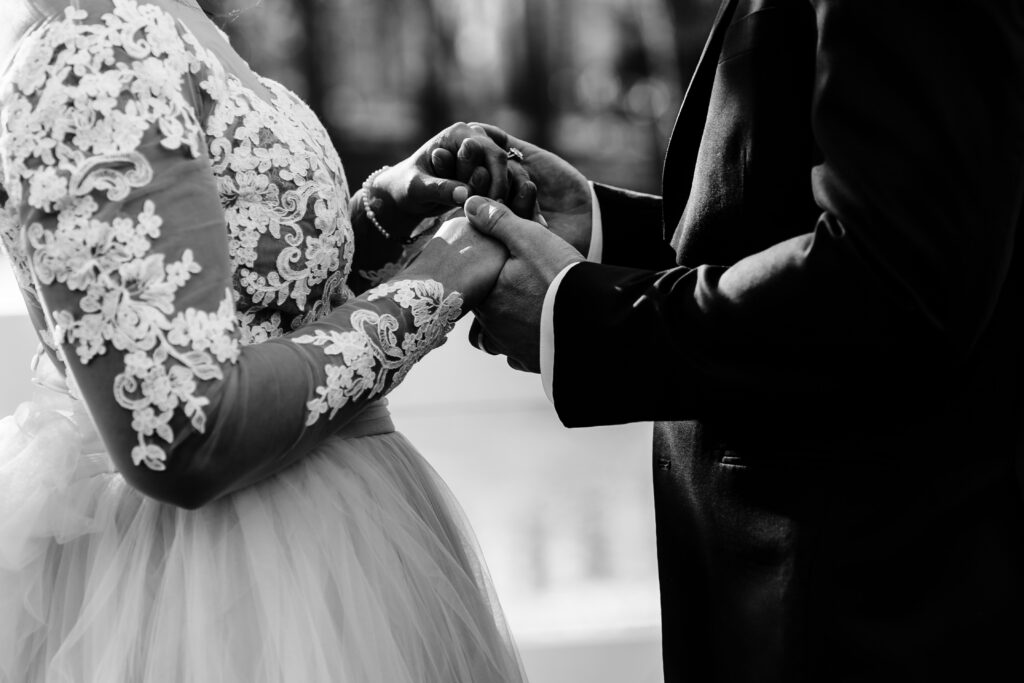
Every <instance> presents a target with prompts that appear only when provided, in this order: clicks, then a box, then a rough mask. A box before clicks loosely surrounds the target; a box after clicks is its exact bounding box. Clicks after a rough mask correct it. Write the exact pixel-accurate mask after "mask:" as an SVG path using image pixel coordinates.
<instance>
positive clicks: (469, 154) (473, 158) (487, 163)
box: [456, 133, 508, 199]
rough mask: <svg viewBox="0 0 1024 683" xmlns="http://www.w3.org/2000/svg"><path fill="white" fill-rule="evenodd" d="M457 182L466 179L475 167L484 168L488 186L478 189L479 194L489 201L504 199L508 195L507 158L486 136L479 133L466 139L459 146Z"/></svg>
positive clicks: (503, 151) (502, 150)
mask: <svg viewBox="0 0 1024 683" xmlns="http://www.w3.org/2000/svg"><path fill="white" fill-rule="evenodd" d="M456 165H457V170H458V178H459V180H463V179H465V178H467V177H468V175H466V174H471V173H473V170H474V169H475V168H476V167H481V166H482V167H484V168H486V169H487V172H488V173H489V174H490V184H489V186H487V187H482V188H478V189H479V192H480V194H482V195H485V196H487V197H490V198H491V199H504V198H505V195H507V194H508V171H507V167H508V156H507V155H506V153H505V150H504V149H502V148H501V147H499V146H498V145H497V144H495V142H494V141H493V140H491V139H490V138H489V137H487V136H486V135H484V134H482V133H479V134H477V135H474V136H472V137H468V138H466V139H465V140H463V141H462V145H460V146H459V154H458V161H457V164H456Z"/></svg>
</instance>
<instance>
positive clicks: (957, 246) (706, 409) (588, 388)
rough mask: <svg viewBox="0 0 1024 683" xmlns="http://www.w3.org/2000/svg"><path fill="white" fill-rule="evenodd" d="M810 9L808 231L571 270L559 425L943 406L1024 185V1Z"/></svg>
mask: <svg viewBox="0 0 1024 683" xmlns="http://www.w3.org/2000/svg"><path fill="white" fill-rule="evenodd" d="M814 4H815V8H816V10H817V19H818V29H819V50H818V55H817V73H816V82H815V90H816V92H815V96H814V108H813V111H812V126H813V130H814V134H815V138H816V142H817V144H818V146H819V148H820V149H821V151H822V154H823V158H824V163H822V164H821V165H820V166H818V167H816V168H815V169H814V172H813V177H812V183H813V192H814V196H815V199H816V201H817V203H818V205H819V207H820V209H821V216H820V219H819V220H818V222H817V225H815V226H814V228H813V230H812V231H810V232H807V233H806V234H802V235H799V236H798V237H795V238H793V239H790V240H788V241H785V242H782V243H779V244H776V245H775V246H773V247H771V248H769V249H767V250H765V251H763V252H761V253H758V254H754V255H752V256H750V257H748V258H746V259H744V260H742V261H740V262H739V263H737V264H735V265H733V266H732V267H718V266H711V265H705V266H701V267H697V268H670V269H667V270H657V269H652V268H648V267H644V266H642V265H634V266H631V267H616V266H611V265H598V264H592V263H579V264H576V265H574V266H573V267H571V268H570V269H568V270H567V272H565V273H564V275H563V277H562V278H561V281H560V284H559V286H558V287H557V290H556V291H555V292H554V293H553V304H552V305H553V331H554V348H555V353H554V363H553V370H552V376H553V392H554V401H555V405H556V408H557V410H558V413H559V415H560V416H561V418H562V420H563V421H564V422H565V423H566V424H567V425H569V426H585V425H595V424H609V423H620V422H628V421H637V420H652V419H687V418H694V417H703V416H706V415H709V414H730V413H732V412H733V411H735V410H736V409H737V408H741V409H745V410H751V409H764V410H779V409H785V410H790V411H801V410H807V411H818V410H820V409H822V408H827V407H829V406H839V405H841V404H843V403H846V402H850V401H863V399H864V398H868V399H869V400H870V401H871V403H868V404H867V405H873V404H874V405H878V404H881V403H885V402H888V405H890V406H893V405H898V402H899V401H900V400H901V399H902V398H906V397H908V396H922V395H924V393H923V392H924V391H925V390H926V388H929V387H930V388H933V389H934V391H935V392H936V393H935V395H940V396H941V392H942V391H943V386H942V382H943V381H944V380H947V379H948V378H949V377H950V375H951V374H952V373H954V372H955V370H956V369H957V368H959V367H962V365H963V363H964V362H965V361H966V359H967V358H968V357H969V355H970V354H971V352H972V349H973V347H974V345H975V343H976V342H977V340H978V339H979V337H980V336H981V334H982V333H983V332H984V330H985V329H986V327H987V326H988V324H989V323H990V320H991V316H992V314H993V311H994V310H995V307H996V304H997V301H998V299H999V297H1000V295H1001V293H1002V291H1003V286H1004V283H1005V281H1006V278H1007V275H1008V272H1009V269H1010V266H1011V263H1012V259H1013V251H1014V238H1015V234H1016V230H1017V226H1018V223H1019V220H1020V212H1021V202H1022V192H1024V9H1022V8H1021V7H1020V6H1019V5H1018V4H1017V3H1006V2H999V1H997V0H989V1H984V2H977V3H971V4H970V5H969V6H968V5H957V6H956V8H953V7H949V6H947V5H941V6H940V5H936V4H935V3H929V2H924V1H923V0H919V1H913V2H910V1H908V2H901V3H883V2H865V1H864V0H819V1H818V2H815V3H814ZM866 36H870V40H871V45H872V49H870V50H865V49H864V45H865V41H866V40H867V38H866ZM602 209H604V204H602ZM608 213H612V212H608ZM794 220H799V217H798V215H796V212H794ZM604 222H605V227H606V230H605V232H606V235H608V236H611V235H614V234H616V233H615V229H614V228H612V227H610V225H611V223H612V219H611V218H610V217H608V216H606V217H605V219H604ZM612 240H613V241H612V244H614V238H612ZM609 251H613V249H609ZM549 294H551V292H549ZM879 387H884V391H880V390H879ZM861 405H864V404H863V403H861Z"/></svg>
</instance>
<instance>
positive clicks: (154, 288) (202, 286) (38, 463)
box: [0, 0, 523, 683]
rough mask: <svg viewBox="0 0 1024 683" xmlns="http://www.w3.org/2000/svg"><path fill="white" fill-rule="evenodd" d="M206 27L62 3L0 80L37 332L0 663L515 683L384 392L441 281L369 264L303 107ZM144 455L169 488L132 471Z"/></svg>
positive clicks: (152, 681)
mask: <svg viewBox="0 0 1024 683" xmlns="http://www.w3.org/2000/svg"><path fill="white" fill-rule="evenodd" d="M226 46H227V43H226V42H225V43H224V44H223V45H221V46H219V48H218V49H213V48H210V47H208V46H207V45H204V43H203V42H201V41H200V40H199V38H198V37H197V34H196V32H195V31H193V30H191V29H190V27H189V25H188V22H186V21H184V20H183V19H182V17H181V16H180V15H176V14H175V13H174V11H173V10H172V9H171V5H170V4H162V3H159V2H156V0H153V1H151V2H149V1H147V0H83V1H82V2H76V3H74V6H72V7H67V8H62V9H61V10H60V11H59V12H55V13H54V15H53V16H52V17H50V18H49V19H48V20H47V21H46V22H44V23H43V24H42V25H41V26H39V27H37V28H35V29H33V31H32V32H31V33H30V34H29V35H28V36H27V37H26V39H25V40H24V41H23V42H22V44H21V45H20V46H19V48H18V51H17V54H16V57H15V59H14V61H13V62H12V64H11V66H10V67H8V69H7V70H6V72H5V74H4V76H3V77H2V79H0V87H2V91H0V92H2V99H0V107H2V109H0V111H2V114H0V115H2V119H0V171H2V176H0V177H2V183H0V184H2V188H3V192H2V193H0V201H2V200H3V197H4V195H7V196H6V201H5V202H4V207H3V209H2V212H0V215H2V218H0V234H2V237H3V243H4V245H5V248H6V250H7V251H8V254H9V257H10V260H11V262H12V264H13V267H14V269H15V271H16V275H17V278H18V282H19V284H20V286H21V288H22V289H23V292H24V295H25V299H26V302H27V304H28V311H29V314H30V316H31V317H32V319H33V321H34V322H35V323H36V327H37V329H38V331H39V335H40V338H41V339H42V340H43V342H44V348H45V354H43V355H42V356H40V357H39V358H37V380H38V382H39V384H41V385H43V387H45V388H41V389H40V390H39V395H38V396H37V397H36V399H35V400H34V401H30V402H28V403H25V404H23V405H22V406H21V407H20V408H19V410H18V412H17V414H16V415H14V416H11V417H7V418H5V419H3V421H2V422H0V681H2V682H3V683H35V682H43V681H46V682H51V681H54V682H55V681H60V682H62V683H64V682H75V683H78V682H81V683H213V682H217V683H285V682H287V683H292V682H294V683H368V682H380V683H470V682H472V683H487V682H491V681H494V682H503V683H504V682H517V681H521V680H522V678H523V677H522V672H521V666H520V664H519V661H518V656H517V654H516V651H515V648H514V646H513V645H512V643H511V640H510V638H509V636H508V633H507V631H506V629H505V626H504V623H503V620H502V617H501V614H500V608H499V606H498V604H497V602H496V601H495V600H494V598H493V596H492V594H491V590H490V587H489V584H488V580H487V578H486V576H485V572H484V569H483V566H482V563H481V561H480V559H479V555H478V553H477V551H476V549H475V546H474V545H473V541H472V537H471V534H470V532H469V531H468V529H467V527H466V526H465V525H464V524H463V523H462V521H461V519H460V513H459V511H458V508H457V505H456V504H455V503H454V501H453V500H452V499H451V497H450V495H449V494H448V492H447V490H446V488H445V487H444V485H443V483H442V482H440V481H439V479H438V477H437V476H436V475H435V473H434V472H433V471H432V470H431V468H430V467H429V466H428V465H427V464H426V463H425V462H424V460H423V459H422V457H421V456H420V455H419V454H418V453H417V452H416V451H415V450H414V449H413V447H412V446H411V445H410V444H409V443H408V442H407V441H406V440H405V439H404V438H403V437H402V436H401V435H400V434H399V433H397V432H395V431H394V428H393V425H392V423H391V420H390V417H389V415H388V411H387V407H386V403H385V402H384V400H383V396H384V395H385V394H386V393H387V392H388V391H389V390H390V389H391V388H393V387H394V386H395V385H396V384H398V383H399V382H400V381H401V379H402V377H403V376H404V375H405V373H406V372H408V370H409V369H410V367H411V366H412V365H413V364H414V363H415V362H416V361H417V360H418V359H419V358H421V357H422V356H423V355H424V354H425V353H427V352H428V351H429V350H430V349H432V348H433V347H435V346H436V345H438V344H439V343H441V342H442V341H443V340H444V337H445V335H446V333H447V332H448V331H449V329H450V328H451V326H452V324H453V323H454V321H455V320H456V318H457V317H458V316H459V314H460V311H461V304H462V301H461V298H460V297H459V295H458V293H456V292H445V291H444V290H443V288H442V287H441V285H440V284H438V283H437V282H433V281H429V280H424V281H397V282H386V283H384V284H379V283H375V282H373V277H374V273H381V272H388V271H393V270H394V268H392V267H389V266H388V264H387V263H375V262H374V254H373V253H372V252H367V253H362V252H360V250H358V249H356V245H357V243H359V242H360V238H359V235H357V234H355V233H354V231H353V227H352V225H351V222H350V219H349V214H348V211H349V208H348V206H349V204H348V202H349V192H348V188H347V184H346V180H345V175H344V171H343V168H342V165H341V162H340V160H339V158H338V156H337V154H336V152H335V151H334V149H333V148H332V146H331V144H330V142H329V140H328V137H327V134H326V132H325V130H324V129H323V127H322V126H321V125H320V123H319V122H318V121H317V120H316V118H315V116H314V115H313V114H312V113H311V112H310V110H309V109H308V108H307V107H306V106H305V105H304V104H303V103H302V102H301V101H300V100H299V99H298V98H297V97H296V96H294V95H293V94H291V93H290V92H288V91H287V90H286V89H285V88H283V87H282V86H280V85H278V84H276V83H273V82H271V81H269V80H265V79H258V80H256V79H255V77H252V78H250V76H251V74H239V73H237V72H233V71H232V70H230V69H229V68H227V66H226V64H227V62H226V61H225V60H224V59H222V57H223V55H224V54H227V53H226V52H225V50H226V49H229V48H226ZM358 292H362V293H361V294H359V293H358ZM5 362H7V361H6V359H5ZM254 453H280V454H281V461H280V462H274V461H270V462H268V458H265V457H264V458H260V459H257V458H252V457H250V456H252V454H254ZM295 453H303V454H304V457H301V458H295V457H293V456H294V454H295ZM289 457H292V459H294V460H295V462H294V463H292V464H290V465H289V466H287V467H284V466H283V465H282V462H284V461H285V460H287V459H288V458H289ZM115 463H116V466H115ZM253 463H258V464H253ZM240 473H244V476H241V475H240ZM171 477H174V478H175V480H176V481H183V482H190V483H191V485H194V487H195V488H194V490H192V489H189V490H188V491H186V492H185V493H184V494H182V493H181V492H180V491H179V492H178V493H177V494H176V495H177V496H178V499H177V500H176V502H178V503H179V505H172V504H168V503H166V502H160V501H158V500H156V499H154V498H153V497H149V496H146V495H143V494H142V493H140V492H139V490H138V489H139V488H142V489H146V487H149V488H150V489H151V490H154V491H162V490H164V489H162V488H161V487H162V486H164V483H163V482H167V481H171V479H169V478H171ZM218 480H219V481H218ZM224 480H230V481H233V482H237V484H236V485H235V487H234V490H233V492H231V493H228V494H227V495H223V496H220V497H217V496H212V495H211V494H210V491H213V490H217V486H218V485H222V484H223V481H224ZM243 484H244V486H243ZM167 490H168V491H170V490H171V489H170V488H168V489H167ZM210 498H216V500H212V501H210V500H209V499H210ZM189 508H195V509H189Z"/></svg>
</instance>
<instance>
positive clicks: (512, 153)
mask: <svg viewBox="0 0 1024 683" xmlns="http://www.w3.org/2000/svg"><path fill="white" fill-rule="evenodd" d="M505 158H506V159H508V160H509V161H518V162H519V163H523V152H522V150H520V149H519V148H518V147H509V148H508V149H507V150H505Z"/></svg>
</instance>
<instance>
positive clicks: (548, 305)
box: [540, 183, 604, 403]
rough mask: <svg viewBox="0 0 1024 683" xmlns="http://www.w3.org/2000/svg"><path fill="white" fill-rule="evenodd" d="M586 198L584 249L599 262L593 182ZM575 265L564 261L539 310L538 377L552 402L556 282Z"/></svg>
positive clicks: (598, 219) (601, 245) (600, 233)
mask: <svg viewBox="0 0 1024 683" xmlns="http://www.w3.org/2000/svg"><path fill="white" fill-rule="evenodd" d="M590 200H591V204H590V205H591V212H592V214H593V218H592V219H591V220H592V222H591V228H590V248H589V249H588V250H587V260H588V261H592V262H594V263H600V262H601V257H602V256H603V252H604V233H603V230H602V227H603V226H602V224H601V205H600V204H598V202H597V194H596V193H595V192H594V184H593V183H591V184H590ZM575 265H576V264H575V263H570V264H569V265H567V266H566V267H565V268H563V269H562V271H561V272H560V273H559V274H558V275H556V276H555V279H554V280H552V281H551V284H550V285H548V291H547V293H545V294H544V305H543V307H542V308H541V313H540V377H541V381H542V382H543V383H544V393H545V394H547V397H548V400H549V401H551V402H552V403H554V402H555V394H554V380H555V297H556V296H557V295H558V286H559V285H560V284H561V283H562V278H564V277H565V274H566V273H568V272H569V269H570V268H572V267H573V266H575Z"/></svg>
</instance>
